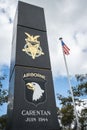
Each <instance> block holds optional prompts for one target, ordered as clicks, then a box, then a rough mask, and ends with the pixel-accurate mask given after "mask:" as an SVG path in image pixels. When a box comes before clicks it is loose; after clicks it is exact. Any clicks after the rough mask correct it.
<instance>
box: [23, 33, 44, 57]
mask: <svg viewBox="0 0 87 130" xmlns="http://www.w3.org/2000/svg"><path fill="white" fill-rule="evenodd" d="M25 34H26V36H27V38H26V39H25V41H26V44H25V46H24V48H23V49H22V51H24V52H25V53H26V54H28V55H29V56H31V57H32V59H35V58H36V57H39V56H41V55H44V52H43V51H42V48H41V46H40V41H38V40H37V39H38V38H39V37H40V36H39V35H37V36H33V35H32V36H31V35H30V34H28V33H26V32H25Z"/></svg>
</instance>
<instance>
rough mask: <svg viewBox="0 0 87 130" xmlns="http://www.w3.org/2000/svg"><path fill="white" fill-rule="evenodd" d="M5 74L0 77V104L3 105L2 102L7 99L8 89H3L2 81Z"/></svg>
mask: <svg viewBox="0 0 87 130" xmlns="http://www.w3.org/2000/svg"><path fill="white" fill-rule="evenodd" d="M5 78H6V76H5V75H4V76H1V77H0V105H3V103H6V102H7V101H8V91H7V90H6V89H3V84H2V81H3V80H5Z"/></svg>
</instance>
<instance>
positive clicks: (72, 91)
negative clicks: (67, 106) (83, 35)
mask: <svg viewBox="0 0 87 130" xmlns="http://www.w3.org/2000/svg"><path fill="white" fill-rule="evenodd" d="M59 40H60V41H62V38H59ZM62 51H63V57H64V62H65V67H66V71H67V78H68V83H69V87H70V92H71V96H72V101H73V106H74V112H75V116H76V121H77V130H79V121H78V114H77V111H76V106H75V101H74V95H73V90H72V86H71V82H70V76H69V71H68V65H67V62H66V57H65V53H64V50H63V46H62Z"/></svg>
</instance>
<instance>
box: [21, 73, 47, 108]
mask: <svg viewBox="0 0 87 130" xmlns="http://www.w3.org/2000/svg"><path fill="white" fill-rule="evenodd" d="M23 80H24V82H25V94H24V98H25V100H26V101H27V102H28V103H31V104H33V105H35V106H37V105H39V104H42V103H44V102H45V101H46V77H45V75H43V74H40V73H32V72H29V73H25V74H24V75H23Z"/></svg>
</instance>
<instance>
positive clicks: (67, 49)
mask: <svg viewBox="0 0 87 130" xmlns="http://www.w3.org/2000/svg"><path fill="white" fill-rule="evenodd" d="M61 44H62V48H63V52H64V54H66V55H69V54H70V53H69V51H70V49H69V48H68V46H67V45H66V44H65V43H64V42H63V41H62V40H61Z"/></svg>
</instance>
